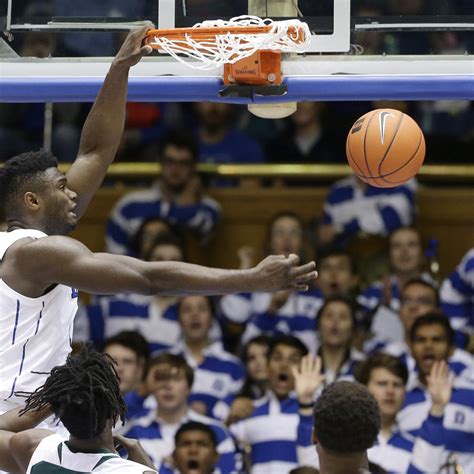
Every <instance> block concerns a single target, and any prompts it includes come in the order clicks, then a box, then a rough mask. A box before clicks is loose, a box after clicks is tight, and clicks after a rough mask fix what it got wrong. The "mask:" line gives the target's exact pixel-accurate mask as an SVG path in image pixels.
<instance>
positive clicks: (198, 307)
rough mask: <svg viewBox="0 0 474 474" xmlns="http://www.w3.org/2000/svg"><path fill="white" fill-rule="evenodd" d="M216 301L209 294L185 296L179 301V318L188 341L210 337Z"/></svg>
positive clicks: (197, 340) (198, 340) (184, 336)
mask: <svg viewBox="0 0 474 474" xmlns="http://www.w3.org/2000/svg"><path fill="white" fill-rule="evenodd" d="M214 313H215V308H214V303H213V301H212V298H211V297H209V296H185V297H183V298H180V300H179V302H178V318H179V324H180V326H181V331H182V333H183V338H184V340H185V341H186V342H202V341H205V340H206V339H208V337H209V331H210V330H211V327H212V323H213V321H214Z"/></svg>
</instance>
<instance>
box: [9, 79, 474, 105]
mask: <svg viewBox="0 0 474 474" xmlns="http://www.w3.org/2000/svg"><path fill="white" fill-rule="evenodd" d="M102 82H103V78H100V77H76V78H66V77H29V78H25V77H0V102H92V101H93V100H94V99H95V97H96V95H97V93H98V91H99V88H100V86H101V84H102ZM285 83H286V84H287V86H288V93H287V95H285V96H284V97H268V96H266V97H265V96H254V99H253V102H255V103H272V102H293V101H295V102H300V101H304V100H314V101H315V100H318V101H336V100H376V99H392V100H447V99H458V100H461V99H469V100H474V75H448V74H447V75H429V76H428V75H427V76H415V75H404V76H393V75H392V76H389V75H387V76H361V75H334V76H291V77H288V78H287V79H286V80H285ZM223 87H224V86H223V84H222V81H221V79H219V78H217V77H199V76H196V77H176V76H174V77H173V76H155V77H131V78H130V80H129V94H128V99H129V100H130V101H136V102H201V101H213V102H229V103H236V104H246V103H249V102H250V100H249V99H244V98H225V99H223V98H221V97H220V96H219V90H221V89H222V88H223Z"/></svg>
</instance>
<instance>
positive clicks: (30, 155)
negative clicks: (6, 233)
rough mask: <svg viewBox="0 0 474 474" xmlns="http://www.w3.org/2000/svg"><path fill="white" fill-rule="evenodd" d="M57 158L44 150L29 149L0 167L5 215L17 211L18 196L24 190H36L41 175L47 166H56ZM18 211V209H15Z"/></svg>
mask: <svg viewBox="0 0 474 474" xmlns="http://www.w3.org/2000/svg"><path fill="white" fill-rule="evenodd" d="M57 166H58V160H57V159H56V158H55V156H54V155H53V154H52V153H50V152H49V151H46V150H39V151H29V152H27V153H22V154H21V155H16V156H14V157H12V158H10V159H9V160H7V161H6V162H5V163H4V165H3V167H2V168H0V202H2V203H3V204H2V207H3V211H4V213H5V217H6V218H7V219H8V218H9V217H10V215H11V214H12V212H14V210H15V211H17V209H18V207H17V204H18V198H19V196H21V195H22V194H23V193H25V192H26V191H37V190H38V189H39V187H40V183H41V175H42V174H43V173H44V172H45V171H46V170H47V169H49V168H57ZM17 212H18V211H17Z"/></svg>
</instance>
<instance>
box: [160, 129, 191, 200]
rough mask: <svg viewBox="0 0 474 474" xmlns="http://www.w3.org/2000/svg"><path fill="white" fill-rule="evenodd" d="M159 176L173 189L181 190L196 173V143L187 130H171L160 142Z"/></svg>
mask: <svg viewBox="0 0 474 474" xmlns="http://www.w3.org/2000/svg"><path fill="white" fill-rule="evenodd" d="M158 153H159V155H158V156H159V162H160V165H161V178H162V179H163V181H164V182H165V183H166V185H167V186H168V187H169V188H171V189H172V190H174V191H177V192H179V191H181V190H182V189H183V188H184V187H185V186H186V184H188V182H189V180H190V179H191V178H192V177H193V176H194V175H195V173H196V164H197V161H198V153H199V152H198V144H197V142H196V140H195V138H194V137H193V136H192V135H191V134H189V133H188V132H185V131H181V130H174V131H171V132H170V133H169V134H168V135H166V136H165V137H164V138H163V139H162V140H161V142H160V148H159V152H158Z"/></svg>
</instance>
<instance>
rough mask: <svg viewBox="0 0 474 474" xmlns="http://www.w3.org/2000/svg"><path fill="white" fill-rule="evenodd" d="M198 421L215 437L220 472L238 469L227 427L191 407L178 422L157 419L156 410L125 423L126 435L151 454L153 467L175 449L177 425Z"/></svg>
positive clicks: (229, 473) (224, 472) (226, 472)
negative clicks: (209, 429)
mask: <svg viewBox="0 0 474 474" xmlns="http://www.w3.org/2000/svg"><path fill="white" fill-rule="evenodd" d="M188 421H198V422H200V423H203V424H205V425H208V426H210V427H211V428H212V430H213V431H214V433H215V435H216V438H217V452H218V453H219V455H220V458H219V462H218V467H219V469H220V471H221V472H222V473H223V474H231V473H236V472H238V469H239V459H238V456H237V452H236V448H235V443H234V441H233V439H232V436H231V434H230V432H229V430H228V429H227V428H226V427H225V426H224V425H223V424H222V423H219V422H218V421H216V420H213V419H211V418H208V417H207V416H202V415H199V414H198V413H196V412H195V411H193V410H191V409H190V410H188V413H187V414H186V416H185V417H184V418H183V419H182V420H181V421H180V422H179V423H177V424H173V425H171V424H168V423H164V422H163V421H161V420H159V419H158V418H157V417H156V415H155V412H154V411H152V412H150V413H149V414H148V415H146V416H144V417H141V418H137V419H134V420H131V421H129V422H127V424H126V425H125V428H124V432H125V434H124V435H125V436H126V437H128V438H134V439H138V440H139V441H140V444H141V445H142V446H143V449H144V450H145V451H146V453H147V454H148V455H149V456H150V458H151V460H152V461H153V463H154V464H155V466H159V465H161V464H162V463H163V460H164V459H165V458H166V457H168V456H170V455H171V453H172V452H173V450H174V435H175V433H176V431H177V430H178V428H179V427H180V426H181V425H182V424H184V423H186V422H188Z"/></svg>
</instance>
